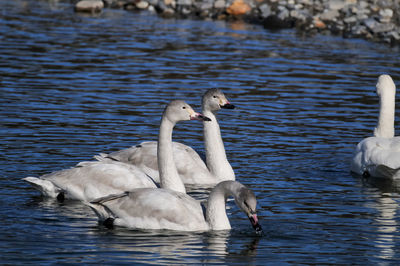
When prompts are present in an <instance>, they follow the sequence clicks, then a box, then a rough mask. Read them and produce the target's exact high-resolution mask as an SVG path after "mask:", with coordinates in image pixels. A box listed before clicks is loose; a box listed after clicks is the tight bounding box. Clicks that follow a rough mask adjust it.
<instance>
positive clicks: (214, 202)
mask: <svg viewBox="0 0 400 266" xmlns="http://www.w3.org/2000/svg"><path fill="white" fill-rule="evenodd" d="M242 186H243V185H241V184H240V183H237V182H230V181H227V182H221V183H219V184H218V185H217V186H215V187H214V189H213V190H212V191H211V193H210V196H209V197H208V201H207V210H206V221H207V224H208V226H209V227H210V229H211V230H226V229H231V225H230V223H229V219H228V216H227V215H226V200H227V198H228V197H229V196H232V195H233V196H234V195H237V194H238V193H239V190H240V188H241V187H242Z"/></svg>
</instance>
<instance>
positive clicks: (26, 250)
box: [0, 0, 400, 265]
mask: <svg viewBox="0 0 400 266" xmlns="http://www.w3.org/2000/svg"><path fill="white" fill-rule="evenodd" d="M0 6H1V7H0V10H1V12H0V25H1V27H0V86H1V89H0V107H1V108H0V119H1V127H0V137H1V144H2V145H1V146H0V206H1V207H0V215H1V217H2V222H1V228H2V230H1V231H0V248H1V252H0V261H1V262H2V263H4V264H10V265H12V264H14V265H15V264H17V263H21V264H29V263H31V264H58V263H96V264H119V263H130V264H135V263H149V264H157V263H160V264H191V263H194V264H202V263H213V264H257V265H261V264H267V263H268V264H276V263H285V264H291V263H293V264H301V263H304V264H348V263H355V264H362V265H365V264H380V265H387V264H398V263H399V261H400V232H399V229H400V217H399V212H400V210H399V207H398V206H399V201H400V198H399V189H398V187H396V185H395V184H380V183H376V182H370V181H368V180H363V179H362V178H361V177H356V176H352V175H351V174H350V173H349V160H350V158H351V154H352V151H353V149H354V147H355V145H356V144H357V143H358V142H359V141H360V140H361V139H363V138H364V137H367V136H370V135H371V134H372V130H373V128H374V126H375V124H376V121H377V115H378V111H377V108H378V99H377V97H376V96H375V94H374V86H375V83H376V80H377V77H378V75H379V74H381V73H389V74H391V75H392V77H393V79H394V80H395V82H396V83H397V84H398V85H399V84H400V83H399V82H400V61H399V50H398V49H396V48H390V47H387V46H384V45H380V44H374V43H369V42H365V41H360V40H344V39H342V38H340V37H329V36H314V37H304V36H300V35H298V34H296V32H295V31H292V30H283V31H278V32H271V31H267V30H265V29H263V28H262V27H259V26H255V25H247V24H243V23H241V22H222V21H193V20H175V19H162V18H160V17H157V16H156V15H153V14H149V13H136V12H126V11H120V10H110V9H105V10H104V12H103V13H102V14H99V15H94V16H91V15H80V14H76V13H74V12H73V10H72V8H71V6H70V4H69V2H68V1H67V2H58V1H33V0H32V1H29V0H27V1H22V0H15V1H6V0H0ZM210 87H218V88H221V89H222V90H223V91H224V92H225V94H226V95H227V97H228V99H229V100H230V101H231V102H232V103H233V104H235V105H236V106H237V107H238V108H237V109H235V110H233V111H230V110H222V111H220V113H219V120H220V125H221V128H222V134H223V137H224V141H225V146H226V150H227V154H228V158H229V160H230V162H231V164H232V166H233V168H234V170H235V172H236V176H237V180H239V181H240V182H242V183H244V184H246V185H248V186H249V187H250V188H252V189H253V190H254V192H255V194H256V195H257V198H258V209H259V211H258V212H259V219H260V222H261V224H262V226H263V228H264V234H263V235H262V236H257V235H255V234H254V232H253V230H252V229H251V226H250V224H249V222H248V220H247V219H246V217H244V215H243V214H242V213H241V212H239V211H238V210H237V208H236V206H235V205H234V203H233V202H232V201H229V202H228V207H229V210H228V213H229V216H230V220H231V224H232V227H233V229H232V230H231V231H223V232H209V233H182V232H164V231H149V232H147V231H133V230H126V229H114V230H107V229H105V228H103V227H101V226H99V225H98V224H97V219H96V217H95V216H94V214H93V213H92V212H91V210H90V209H89V208H88V207H86V206H84V205H83V204H80V203H79V202H64V203H58V202H56V201H53V200H48V199H44V198H42V197H41V196H40V195H39V193H38V192H37V191H36V190H34V189H33V188H31V187H30V186H29V185H28V184H26V183H24V182H23V181H21V178H23V177H26V176H39V175H42V174H45V173H49V172H52V171H55V170H59V169H64V168H68V167H71V166H73V165H75V164H76V163H77V162H80V161H83V160H90V159H91V157H92V156H93V155H94V154H96V153H98V152H111V151H115V150H118V149H122V148H126V147H129V146H131V145H134V144H137V143H139V142H141V141H143V140H155V139H156V138H157V134H158V124H159V120H160V114H161V112H162V109H163V108H164V106H165V104H166V103H167V102H168V101H170V100H172V99H176V98H179V99H185V100H187V101H188V102H189V103H190V104H192V105H193V106H194V107H195V109H197V110H200V99H201V96H202V94H203V93H204V91H205V90H206V89H208V88H210ZM399 109H400V108H399ZM396 113H397V114H398V113H399V111H397V112H396ZM174 139H175V140H178V141H181V142H183V143H186V144H188V145H191V146H192V147H194V148H196V149H197V150H199V151H202V150H203V143H202V131H201V123H196V122H187V123H181V124H179V125H178V126H177V127H176V129H175V131H174ZM199 194H201V193H199ZM203 197H204V196H203Z"/></svg>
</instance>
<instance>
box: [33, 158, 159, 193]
mask: <svg viewBox="0 0 400 266" xmlns="http://www.w3.org/2000/svg"><path fill="white" fill-rule="evenodd" d="M40 180H41V181H42V182H44V183H46V184H48V183H51V184H52V185H53V186H54V187H56V188H57V189H58V190H60V191H63V192H64V193H65V196H66V197H67V198H71V199H78V200H83V201H90V200H92V199H95V198H99V197H102V196H105V195H109V194H111V193H121V192H124V191H127V190H131V189H135V188H141V187H156V186H155V184H154V182H152V181H151V179H150V178H148V177H147V176H146V175H145V174H144V173H143V172H141V171H140V170H139V169H137V168H136V167H135V166H133V165H127V164H124V163H120V162H112V163H110V162H102V161H93V162H81V163H79V164H78V165H77V166H76V167H73V168H69V169H64V170H60V171H56V172H53V173H50V174H47V175H43V176H42V177H40ZM27 181H28V180H27ZM48 196H53V197H54V195H50V194H48Z"/></svg>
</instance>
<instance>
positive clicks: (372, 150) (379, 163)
mask: <svg viewBox="0 0 400 266" xmlns="http://www.w3.org/2000/svg"><path fill="white" fill-rule="evenodd" d="M376 89H377V94H378V96H379V99H380V100H379V103H380V108H379V119H378V125H377V127H376V128H375V130H374V136H373V137H369V138H366V139H364V140H362V141H361V142H360V143H359V144H358V145H357V147H356V150H355V152H354V155H353V159H352V162H351V171H352V172H354V173H357V174H360V175H367V176H373V177H379V178H388V179H398V178H400V172H399V171H398V170H399V168H400V137H394V113H395V94H396V86H395V84H394V82H393V80H392V78H391V77H390V76H389V75H381V76H379V78H378V83H377V84H376Z"/></svg>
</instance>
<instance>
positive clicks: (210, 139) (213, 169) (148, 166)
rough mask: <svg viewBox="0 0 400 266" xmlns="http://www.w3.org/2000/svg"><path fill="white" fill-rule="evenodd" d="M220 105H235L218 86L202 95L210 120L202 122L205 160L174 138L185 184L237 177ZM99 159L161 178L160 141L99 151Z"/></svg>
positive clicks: (206, 113)
mask: <svg viewBox="0 0 400 266" xmlns="http://www.w3.org/2000/svg"><path fill="white" fill-rule="evenodd" d="M221 108H227V109H233V108H234V105H232V104H231V103H230V102H229V101H228V100H227V99H226V97H225V95H224V93H223V92H222V91H221V90H219V89H209V90H208V91H207V92H206V93H205V94H204V95H203V99H202V109H203V110H202V111H203V114H204V115H205V116H206V117H209V118H210V119H211V121H209V122H203V132H204V143H205V150H206V153H205V154H206V162H207V165H206V164H205V163H204V161H203V160H202V159H201V158H200V156H199V155H198V154H197V152H195V151H194V150H193V149H192V148H191V147H189V146H187V145H184V144H181V143H179V142H173V154H174V159H175V164H176V167H177V171H178V173H179V176H180V177H181V179H182V181H183V183H184V184H208V185H215V184H217V183H219V182H221V181H224V180H235V173H234V171H233V169H232V167H231V165H230V164H229V162H228V159H227V158H226V153H225V147H224V143H223V141H222V137H221V130H220V127H219V124H218V121H217V117H216V115H217V112H218V111H219V110H220V109H221ZM95 158H96V159H97V160H100V161H101V160H107V159H111V160H115V161H120V162H124V163H129V164H133V165H135V166H137V167H138V168H140V169H141V170H142V171H143V172H145V173H146V174H147V175H149V176H151V177H152V179H153V180H155V181H156V182H159V171H158V164H157V142H156V141H150V142H142V143H141V144H139V145H137V146H132V147H131V148H128V149H124V150H121V151H116V152H113V153H110V154H104V153H102V154H100V155H96V156H95Z"/></svg>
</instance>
